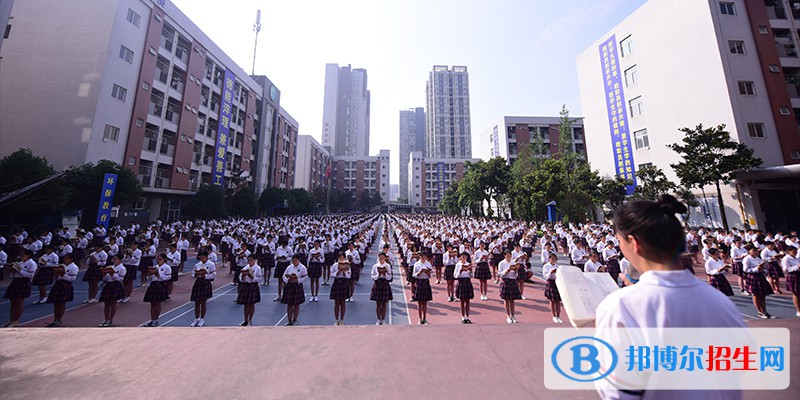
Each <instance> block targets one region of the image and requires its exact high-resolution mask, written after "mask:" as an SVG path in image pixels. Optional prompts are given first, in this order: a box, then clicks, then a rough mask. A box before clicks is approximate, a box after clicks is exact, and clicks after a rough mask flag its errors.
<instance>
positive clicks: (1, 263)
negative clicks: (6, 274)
mask: <svg viewBox="0 0 800 400" xmlns="http://www.w3.org/2000/svg"><path fill="white" fill-rule="evenodd" d="M5 240H6V239H5V238H4V237H2V236H0V242H1V243H0V281H2V280H3V267H5V266H6V264H7V263H8V254H7V253H6V252H5Z"/></svg>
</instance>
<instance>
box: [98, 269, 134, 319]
mask: <svg viewBox="0 0 800 400" xmlns="http://www.w3.org/2000/svg"><path fill="white" fill-rule="evenodd" d="M126 273H127V270H126V269H125V266H124V265H122V257H120V255H119V254H115V255H114V256H113V257H111V266H110V267H107V268H106V269H104V270H103V282H105V284H104V285H103V291H102V292H100V301H102V302H103V305H104V307H103V315H104V317H105V319H104V320H103V322H101V323H100V325H98V326H99V327H109V326H111V324H112V323H113V322H114V315H115V314H116V313H117V302H118V301H119V300H122V299H123V298H125V289H124V288H123V287H122V281H123V280H125V274H126Z"/></svg>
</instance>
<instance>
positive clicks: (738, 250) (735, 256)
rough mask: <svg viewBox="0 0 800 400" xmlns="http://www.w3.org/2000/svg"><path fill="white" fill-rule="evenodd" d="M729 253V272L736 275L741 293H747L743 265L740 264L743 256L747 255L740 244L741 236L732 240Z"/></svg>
mask: <svg viewBox="0 0 800 400" xmlns="http://www.w3.org/2000/svg"><path fill="white" fill-rule="evenodd" d="M730 255H731V259H732V260H733V265H732V268H731V273H732V274H734V275H736V276H737V278H738V281H739V289H741V292H742V294H749V293H747V289H746V288H745V284H744V267H743V266H742V261H743V260H744V257H745V256H746V255H747V249H745V248H744V246H743V245H742V239H741V238H738V237H737V238H735V239H734V240H733V246H731V251H730Z"/></svg>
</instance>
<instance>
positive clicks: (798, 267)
mask: <svg viewBox="0 0 800 400" xmlns="http://www.w3.org/2000/svg"><path fill="white" fill-rule="evenodd" d="M784 252H785V253H786V255H784V256H783V258H782V259H781V269H782V270H783V273H784V274H785V275H786V290H788V291H789V292H791V293H792V301H793V302H794V308H795V309H796V310H797V313H796V314H795V315H796V316H798V317H800V258H798V257H797V247H794V246H787V247H786V249H785V250H784Z"/></svg>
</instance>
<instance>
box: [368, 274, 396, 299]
mask: <svg viewBox="0 0 800 400" xmlns="http://www.w3.org/2000/svg"><path fill="white" fill-rule="evenodd" d="M369 299H370V300H372V301H377V302H379V303H381V302H383V303H385V302H387V301H389V300H392V299H394V296H392V287H391V286H389V281H387V280H386V279H378V280H377V281H375V283H373V284H372V291H371V292H370V293H369Z"/></svg>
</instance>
